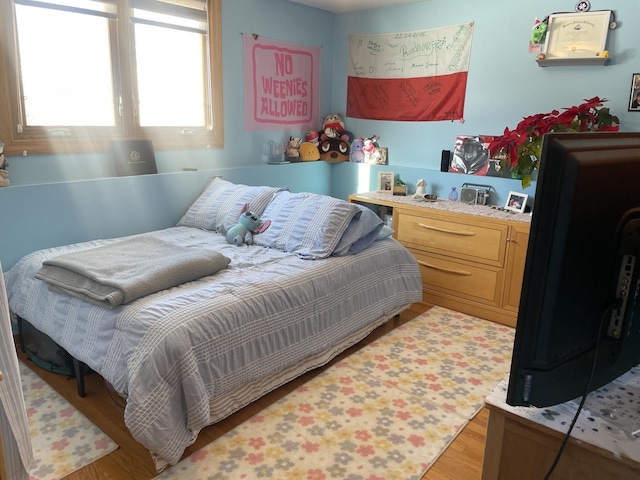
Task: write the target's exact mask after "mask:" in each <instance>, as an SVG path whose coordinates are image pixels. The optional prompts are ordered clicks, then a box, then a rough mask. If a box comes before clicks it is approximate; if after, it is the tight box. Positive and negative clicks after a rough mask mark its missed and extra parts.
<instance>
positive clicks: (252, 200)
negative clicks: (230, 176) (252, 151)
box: [178, 177, 287, 231]
mask: <svg viewBox="0 0 640 480" xmlns="http://www.w3.org/2000/svg"><path fill="white" fill-rule="evenodd" d="M281 190H287V189H286V188H284V189H283V188H277V187H251V186H247V185H240V184H235V183H232V182H229V181H227V180H223V179H222V178H220V177H214V178H211V179H210V180H209V181H208V182H207V184H206V185H205V187H204V189H203V190H202V193H201V194H200V196H199V197H198V198H197V199H196V200H195V201H194V202H193V204H192V205H191V206H190V207H189V209H188V210H187V212H186V213H185V214H184V215H183V216H182V218H181V219H180V221H179V222H178V226H179V227H195V228H204V229H206V230H213V231H216V230H217V229H218V227H220V226H224V227H225V229H227V230H228V229H229V228H231V227H233V226H234V225H236V224H237V223H238V219H239V218H240V212H242V208H243V207H244V205H246V204H248V205H249V210H250V211H252V212H253V213H255V214H256V215H258V216H262V213H263V212H264V209H265V208H266V207H267V204H268V203H269V202H270V201H271V199H272V198H273V196H274V194H276V193H277V192H279V191H281Z"/></svg>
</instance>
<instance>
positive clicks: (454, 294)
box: [349, 193, 530, 326]
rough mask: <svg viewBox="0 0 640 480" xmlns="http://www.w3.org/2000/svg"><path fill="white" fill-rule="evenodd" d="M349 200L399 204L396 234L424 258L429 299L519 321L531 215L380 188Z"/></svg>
mask: <svg viewBox="0 0 640 480" xmlns="http://www.w3.org/2000/svg"><path fill="white" fill-rule="evenodd" d="M349 200H350V201H352V202H358V203H368V204H373V205H377V206H383V207H385V208H386V209H388V208H392V209H393V229H394V230H395V231H396V234H395V237H396V239H397V240H398V241H399V242H401V243H402V244H403V245H404V246H406V247H407V248H408V249H409V250H410V251H411V252H412V253H413V255H414V256H415V257H416V259H417V260H418V263H419V264H420V270H421V273H422V282H423V291H424V301H426V302H428V303H433V304H436V305H441V306H443V307H447V308H451V309H452V310H457V311H459V312H463V313H467V314H469V315H474V316H477V317H480V318H486V319H488V320H493V321H496V322H499V323H503V324H505V325H510V326H515V322H516V318H517V312H518V304H519V300H520V289H521V285H522V276H523V271H524V263H525V258H526V250H527V242H528V236H529V220H530V217H529V216H524V215H523V216H519V217H517V218H518V219H520V220H515V215H518V214H511V213H505V212H499V211H496V210H492V209H491V208H489V207H486V206H483V205H465V204H462V203H460V202H450V201H448V200H442V201H438V202H435V203H426V202H417V201H415V200H413V199H411V197H398V198H396V197H392V196H389V195H387V196H386V198H385V197H384V196H383V194H374V193H372V194H358V195H350V196H349ZM522 219H524V220H525V221H522Z"/></svg>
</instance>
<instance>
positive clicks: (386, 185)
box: [378, 172, 396, 194]
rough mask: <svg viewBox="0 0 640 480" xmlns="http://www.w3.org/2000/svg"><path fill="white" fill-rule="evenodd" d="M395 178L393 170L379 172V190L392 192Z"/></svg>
mask: <svg viewBox="0 0 640 480" xmlns="http://www.w3.org/2000/svg"><path fill="white" fill-rule="evenodd" d="M395 178H396V177H395V175H394V174H393V172H378V191H379V192H382V193H388V194H392V193H393V184H394V183H395Z"/></svg>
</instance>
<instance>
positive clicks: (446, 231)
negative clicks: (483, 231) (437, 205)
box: [418, 223, 476, 237]
mask: <svg viewBox="0 0 640 480" xmlns="http://www.w3.org/2000/svg"><path fill="white" fill-rule="evenodd" d="M418 226H419V227H422V228H426V229H427V230H435V231H436V232H443V233H452V234H453V235H462V236H465V237H474V236H475V235H476V232H460V231H457V230H447V229H446V228H438V227H433V226H431V225H425V224H424V223H419V224H418Z"/></svg>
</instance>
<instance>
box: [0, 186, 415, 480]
mask: <svg viewBox="0 0 640 480" xmlns="http://www.w3.org/2000/svg"><path fill="white" fill-rule="evenodd" d="M245 205H248V207H249V209H250V210H251V211H253V212H254V213H255V212H257V214H258V215H260V216H261V217H262V218H264V219H269V220H270V222H271V224H270V226H269V228H268V229H267V230H266V231H265V232H264V233H261V234H257V235H254V236H253V237H252V238H251V237H250V236H249V237H247V242H248V243H251V244H243V245H240V246H236V245H231V244H230V243H228V242H227V241H226V239H225V236H224V235H223V234H221V233H219V231H220V230H221V227H222V229H223V230H226V229H228V228H229V227H231V226H233V225H234V224H236V223H237V220H238V217H239V214H240V213H239V212H241V208H243V207H244V206H245ZM389 233H390V232H389V231H388V229H387V228H386V227H385V226H384V225H382V223H381V221H380V220H379V219H378V218H377V217H376V216H375V215H373V214H372V213H371V212H369V211H368V210H366V208H365V207H362V206H359V205H356V204H351V203H348V202H345V201H342V200H336V199H332V198H331V197H326V196H322V195H316V194H308V193H291V192H289V191H287V190H286V189H276V188H271V187H249V186H245V185H236V184H233V183H231V182H228V181H226V180H222V179H219V178H214V179H211V180H210V181H209V183H208V184H207V186H206V187H205V189H204V190H203V192H202V194H201V195H200V196H199V197H198V198H197V199H196V201H195V202H194V203H193V205H192V206H191V207H190V208H189V210H188V211H187V212H186V213H185V215H184V216H183V217H182V219H181V220H180V221H179V222H178V224H177V225H176V226H175V227H171V228H167V229H163V230H158V231H155V232H148V233H145V234H140V235H134V236H130V237H126V238H117V239H102V240H93V241H88V242H83V243H78V244H73V245H67V246H62V247H55V248H49V249H45V250H40V251H37V252H34V253H31V254H29V255H27V256H25V257H24V258H22V259H21V260H20V261H18V262H17V263H16V264H15V265H14V266H13V267H12V268H11V269H10V270H9V271H7V272H6V273H5V281H6V284H7V292H8V299H9V306H10V309H11V311H12V312H13V313H15V314H16V315H17V316H19V317H21V318H23V319H25V320H26V321H27V322H29V323H30V324H31V325H32V326H33V327H35V328H36V329H37V330H39V331H41V332H43V333H45V334H46V335H48V336H49V337H51V338H52V339H53V340H54V341H55V342H56V343H58V344H59V345H60V346H62V347H63V348H64V349H65V350H67V352H68V353H69V354H70V355H71V356H73V357H74V358H75V359H77V360H79V361H81V362H84V363H85V364H86V365H88V366H89V367H90V368H91V369H92V370H94V371H95V372H97V373H99V374H100V375H101V376H102V377H103V378H104V379H105V381H107V382H108V383H109V384H110V385H111V386H112V387H113V388H114V389H115V390H116V391H117V392H118V393H119V394H120V395H121V396H122V397H123V398H125V399H126V408H125V413H124V416H125V423H126V425H127V427H128V428H129V430H130V432H131V434H132V435H133V437H134V438H135V439H136V440H137V441H138V442H140V443H141V444H142V445H144V446H145V447H146V448H147V449H148V450H149V451H150V453H151V455H152V457H153V458H154V461H155V464H156V468H157V469H158V470H161V469H162V468H164V467H165V466H167V465H168V464H175V463H177V462H178V461H179V460H180V458H181V456H182V455H183V453H184V450H185V448H186V447H187V446H189V445H190V444H192V443H193V442H194V441H195V439H196V437H197V435H198V432H199V431H200V430H201V429H202V428H204V427H205V426H207V425H210V424H212V423H215V422H217V421H219V420H221V419H222V418H224V417H226V416H228V415H230V414H231V413H233V412H235V411H236V410H238V409H239V408H241V407H243V406H245V405H247V404H249V403H251V402H252V401H254V400H256V399H257V398H259V397H260V396H262V395H264V394H265V393H267V392H269V391H271V390H273V389H274V388H276V387H278V386H280V385H281V384H283V383H285V382H287V381H289V380H291V379H293V378H295V377H296V376H298V375H300V374H302V373H304V372H305V371H308V370H310V369H312V368H315V367H318V366H320V365H322V364H324V363H326V362H327V361H329V360H330V359H331V358H333V357H334V356H335V355H337V354H338V353H340V352H341V351H343V350H345V349H346V348H348V347H349V346H350V345H352V344H354V343H356V342H358V341H359V340H361V339H362V338H364V337H365V336H366V335H367V334H368V333H370V332H371V331H372V330H373V329H375V328H376V327H377V326H379V325H381V324H382V323H384V322H385V321H387V320H388V319H390V318H392V317H393V316H395V315H397V314H398V313H400V312H401V311H402V310H404V309H405V308H407V307H408V306H409V305H410V304H411V303H414V302H418V301H421V299H422V282H421V278H420V272H419V268H418V265H417V263H416V260H415V259H414V258H413V256H412V255H411V254H410V253H409V252H408V251H407V250H406V249H405V248H404V247H403V246H402V245H400V244H399V243H398V242H397V241H396V240H395V239H393V238H392V237H390V236H389ZM131 239H134V240H136V241H139V240H147V239H156V240H158V241H161V242H164V243H165V244H171V245H174V246H175V248H176V249H178V248H182V249H185V248H186V249H200V250H203V251H214V252H216V253H219V254H222V255H223V256H224V257H226V258H228V259H229V262H228V265H225V266H224V267H222V268H220V269H219V271H217V273H213V274H211V275H206V276H203V277H200V278H196V279H193V280H189V281H186V282H184V283H180V284H178V285H176V286H172V287H170V288H165V289H163V290H160V291H157V292H155V293H150V294H146V295H144V296H141V297H139V298H135V299H131V300H130V301H129V300H127V301H124V302H122V303H115V304H113V305H107V306H105V305H103V304H100V303H99V302H94V301H87V299H83V298H80V297H79V296H76V295H73V294H69V293H64V292H61V291H60V290H59V289H56V288H54V286H53V285H50V284H49V283H48V282H45V281H43V280H40V279H38V278H36V275H37V274H38V272H39V271H40V270H41V269H42V268H43V263H46V262H48V261H49V260H52V259H58V258H61V257H63V258H64V256H66V255H74V254H77V253H83V252H87V251H90V250H93V249H98V250H99V249H104V248H108V247H110V246H111V247H113V246H114V245H118V244H119V243H120V242H124V241H129V240H131Z"/></svg>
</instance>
